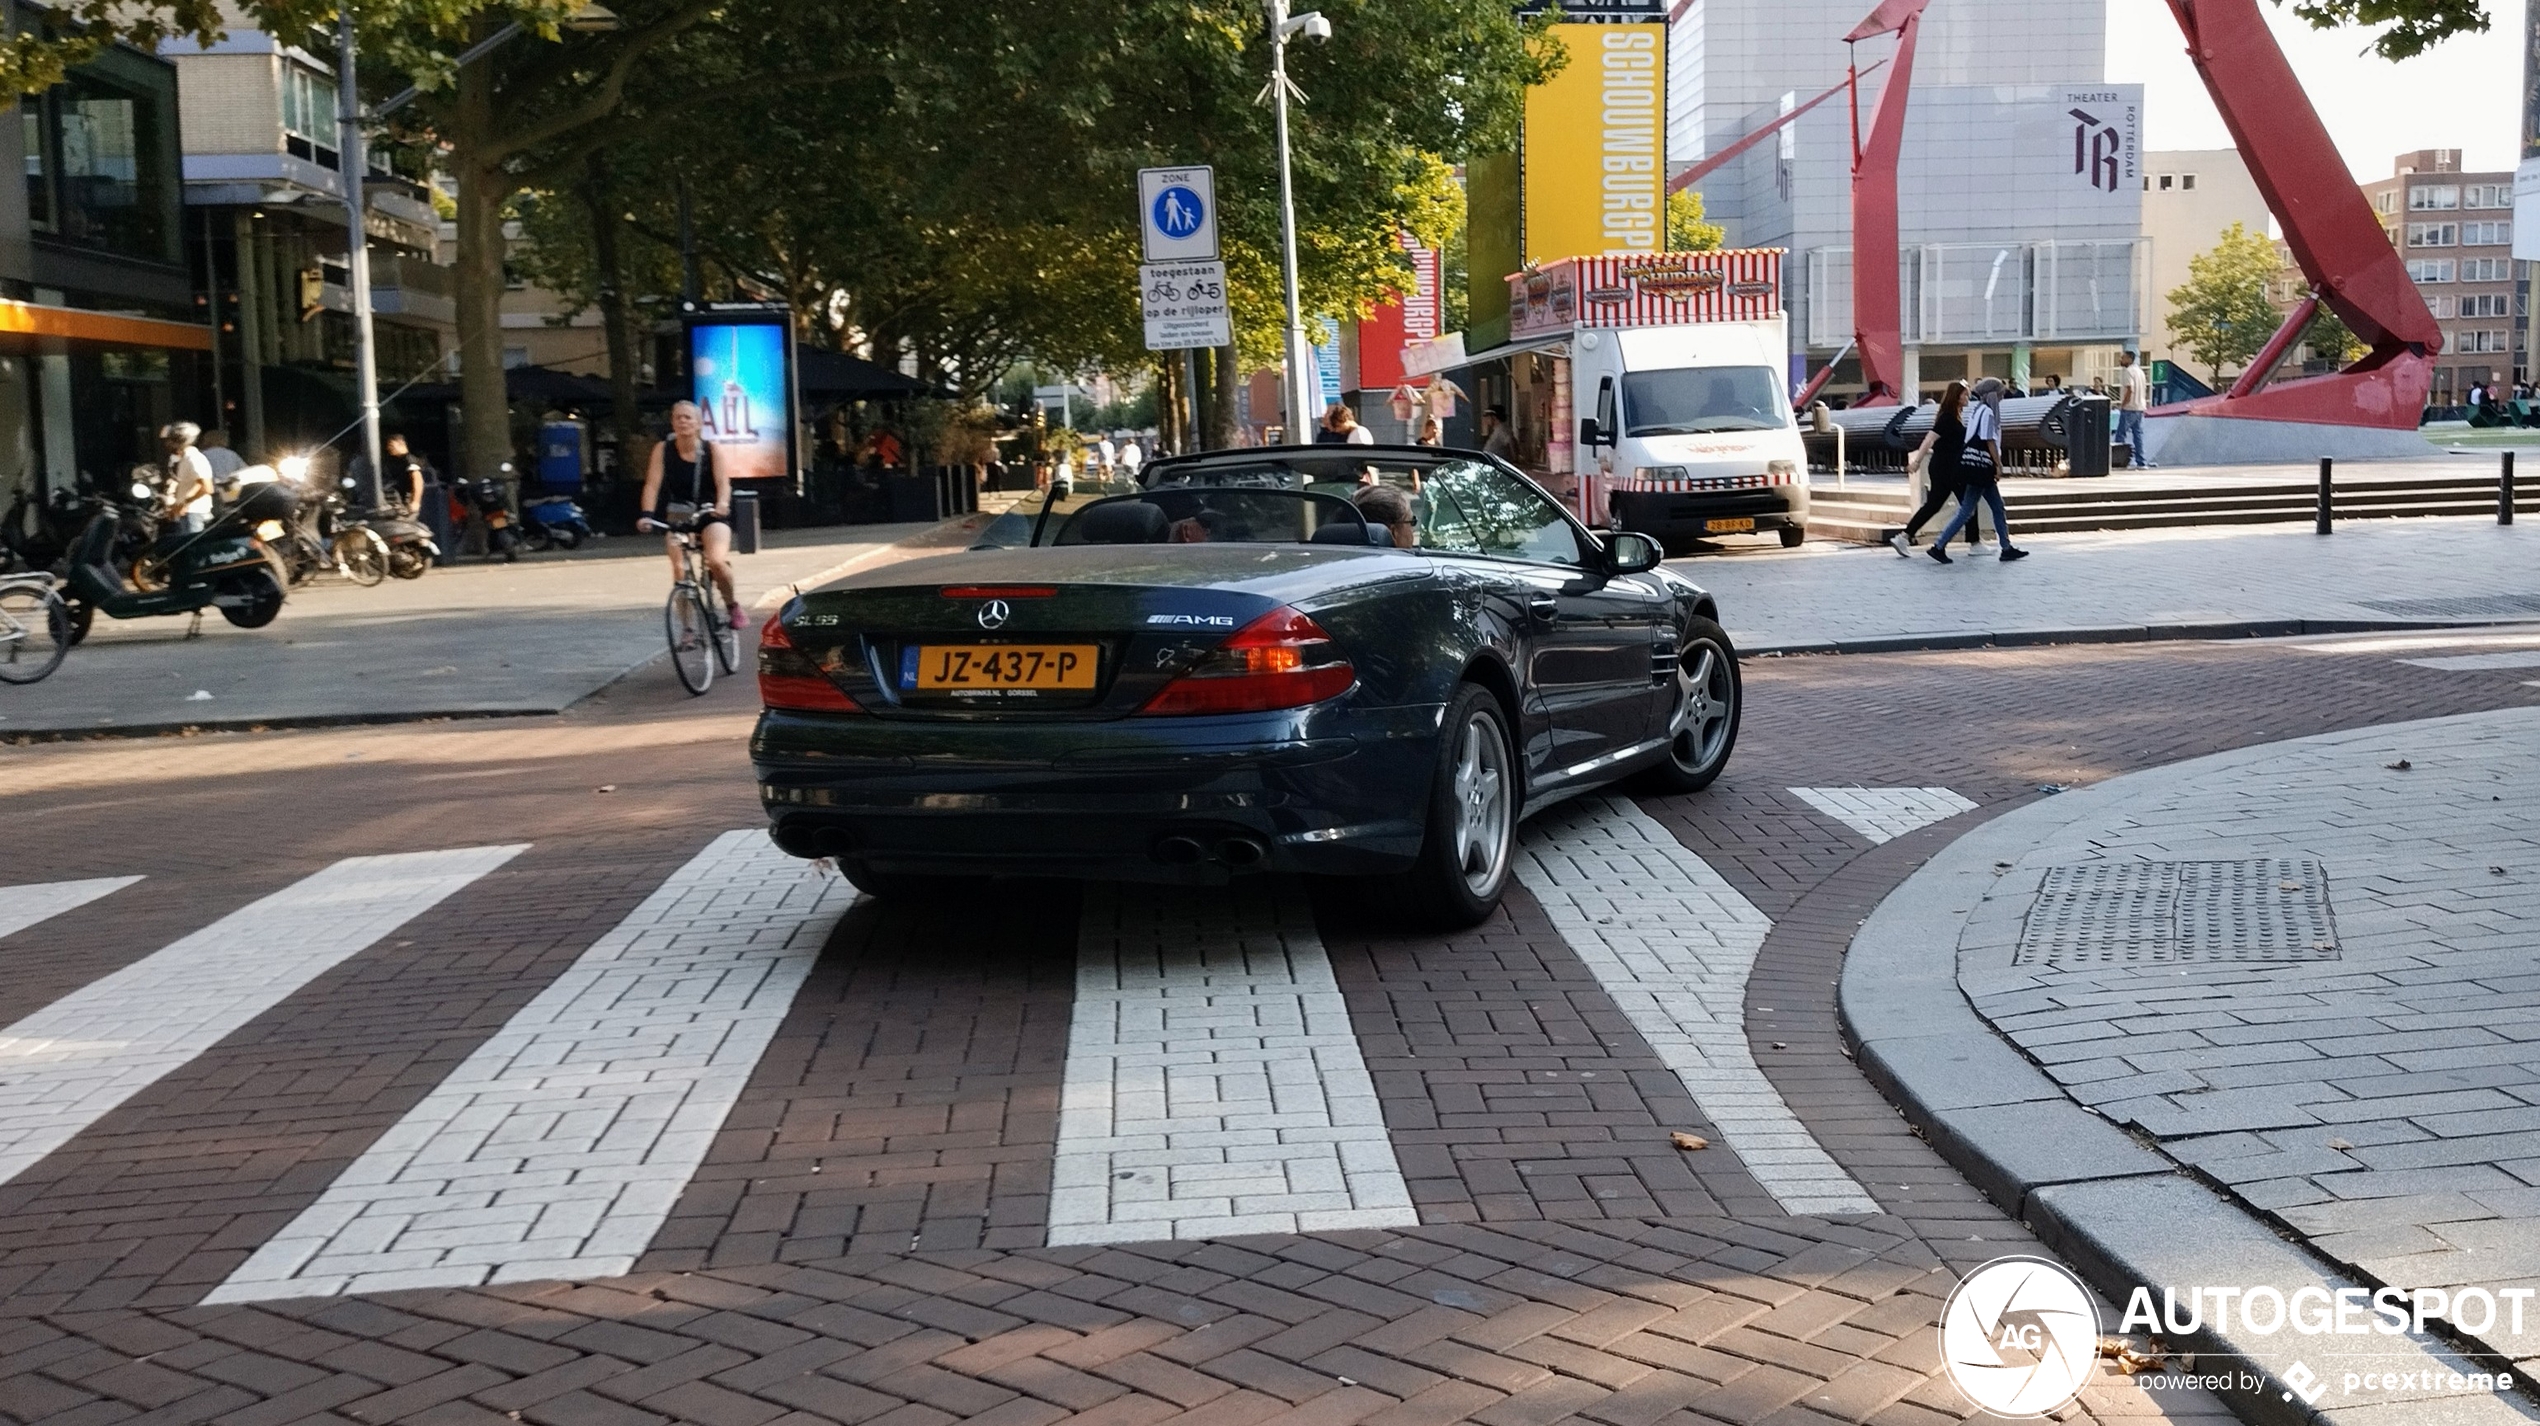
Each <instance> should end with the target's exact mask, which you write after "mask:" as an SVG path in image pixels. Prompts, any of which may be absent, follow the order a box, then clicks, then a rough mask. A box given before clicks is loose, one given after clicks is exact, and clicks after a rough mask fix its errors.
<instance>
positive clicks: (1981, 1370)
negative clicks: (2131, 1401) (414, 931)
mask: <svg viewBox="0 0 2540 1426" xmlns="http://www.w3.org/2000/svg"><path fill="white" fill-rule="evenodd" d="M2098 1359H2099V1311H2098V1309H2097V1308H2096V1307H2095V1306H2093V1305H2092V1303H2091V1301H2090V1293H2089V1292H2088V1291H2087V1290H2086V1289H2084V1288H2083V1287H2082V1285H2081V1280H2080V1279H2078V1278H2076V1277H2074V1276H2073V1275H2072V1274H2071V1273H2068V1272H2066V1271H2064V1270H2063V1269H2062V1268H2060V1267H2057V1266H2056V1265H2055V1264H2053V1263H2050V1262H2046V1261H2043V1260H2042V1259H2038V1258H1996V1259H1994V1260H1993V1261H1992V1262H1989V1263H1986V1264H1985V1265H1984V1266H1982V1267H1980V1268H1977V1269H1976V1270H1975V1271H1974V1272H1972V1273H1969V1274H1967V1276H1966V1279H1965V1280H1964V1281H1962V1282H1960V1283H1959V1284H1958V1290H1957V1291H1955V1292H1953V1293H1951V1294H1949V1304H1948V1306H1946V1307H1944V1308H1942V1309H1941V1313H1940V1360H1941V1363H1942V1364H1943V1365H1944V1366H1945V1367H1946V1368H1947V1369H1948V1372H1949V1379H1950V1381H1952V1382H1954V1383H1956V1385H1957V1387H1958V1390H1960V1391H1962V1392H1964V1393H1966V1396H1967V1399H1968V1400H1969V1401H1971V1402H1974V1403H1975V1404H1976V1405H1977V1406H1978V1407H1981V1408H1983V1409H1984V1410H1986V1411H1990V1412H1993V1413H1994V1414H1996V1415H2000V1416H2015V1417H2021V1416H2044V1415H2046V1414H2047V1413H2049V1412H2053V1411H2058V1410H2061V1409H2062V1408H2063V1407H2064V1406H2065V1405H2066V1404H2068V1403H2069V1402H2071V1401H2072V1399H2073V1398H2074V1397H2077V1396H2079V1395H2080V1394H2081V1388H2082V1383H2083V1382H2085V1381H2087V1380H2088V1379H2089V1376H2090V1371H2091V1368H2092V1366H2093V1365H2094V1364H2095V1363H2096V1362H2097V1361H2098Z"/></svg>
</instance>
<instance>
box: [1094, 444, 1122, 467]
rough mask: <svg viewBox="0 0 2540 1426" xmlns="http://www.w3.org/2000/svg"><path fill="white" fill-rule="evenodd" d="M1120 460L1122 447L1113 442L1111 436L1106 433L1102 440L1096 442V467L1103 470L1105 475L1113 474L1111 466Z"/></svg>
mask: <svg viewBox="0 0 2540 1426" xmlns="http://www.w3.org/2000/svg"><path fill="white" fill-rule="evenodd" d="M1119 460H1120V448H1119V447H1118V446H1116V445H1113V444H1112V443H1111V437H1109V436H1108V435H1106V436H1104V437H1103V438H1102V439H1101V440H1099V441H1096V442H1094V468H1095V469H1097V470H1099V471H1101V472H1102V473H1103V474H1104V475H1109V474H1111V468H1112V467H1113V466H1114V465H1116V464H1118V463H1119Z"/></svg>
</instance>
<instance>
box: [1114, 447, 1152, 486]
mask: <svg viewBox="0 0 2540 1426" xmlns="http://www.w3.org/2000/svg"><path fill="white" fill-rule="evenodd" d="M1114 460H1115V461H1116V462H1117V464H1118V468H1119V471H1120V474H1121V475H1122V476H1123V477H1125V478H1127V479H1130V480H1135V479H1137V478H1138V467H1140V466H1142V465H1145V464H1146V463H1147V453H1146V452H1145V451H1142V450H1140V449H1138V438H1137V437H1135V436H1128V437H1125V438H1123V439H1122V440H1121V442H1120V449H1119V451H1118V453H1117V454H1116V455H1115V456H1114Z"/></svg>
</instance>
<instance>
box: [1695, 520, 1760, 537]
mask: <svg viewBox="0 0 2540 1426" xmlns="http://www.w3.org/2000/svg"><path fill="white" fill-rule="evenodd" d="M1702 533H1704V534H1706V535H1751V534H1753V533H1755V521H1754V520H1753V519H1752V518H1749V519H1744V520H1705V521H1703V522H1702Z"/></svg>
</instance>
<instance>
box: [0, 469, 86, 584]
mask: <svg viewBox="0 0 2540 1426" xmlns="http://www.w3.org/2000/svg"><path fill="white" fill-rule="evenodd" d="M86 523H87V521H86V520H85V519H84V518H83V517H82V515H81V513H80V504H79V496H78V495H77V494H75V493H73V492H71V491H69V490H56V491H54V492H53V498H52V499H51V500H49V501H45V502H42V503H40V504H39V503H38V502H37V501H36V499H35V496H34V494H33V492H31V491H29V490H28V489H27V488H25V487H23V486H21V487H20V488H19V490H18V493H17V497H16V498H15V499H13V500H11V501H10V502H9V509H8V513H6V514H0V570H9V569H18V570H49V569H53V568H55V567H56V566H58V565H60V564H61V562H62V556H64V555H66V554H68V553H70V548H71V542H72V541H74V540H76V539H78V538H79V532H80V529H81V527H82V526H84V525H85V524H86Z"/></svg>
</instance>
